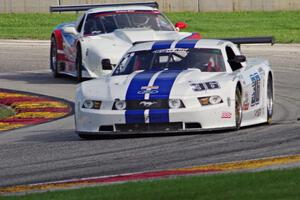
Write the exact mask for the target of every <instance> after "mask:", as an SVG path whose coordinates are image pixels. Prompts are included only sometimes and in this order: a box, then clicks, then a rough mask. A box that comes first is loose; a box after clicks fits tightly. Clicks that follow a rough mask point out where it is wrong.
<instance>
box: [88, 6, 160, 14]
mask: <svg viewBox="0 0 300 200" xmlns="http://www.w3.org/2000/svg"><path fill="white" fill-rule="evenodd" d="M123 10H147V11H148V10H149V11H151V10H154V11H158V10H157V9H156V8H152V7H149V6H113V7H103V8H93V9H90V10H88V11H87V12H86V13H87V14H92V13H98V12H110V11H123Z"/></svg>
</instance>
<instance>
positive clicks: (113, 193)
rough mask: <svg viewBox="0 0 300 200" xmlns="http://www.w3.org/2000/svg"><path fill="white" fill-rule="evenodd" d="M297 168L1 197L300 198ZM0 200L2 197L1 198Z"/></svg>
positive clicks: (116, 199)
mask: <svg viewBox="0 0 300 200" xmlns="http://www.w3.org/2000/svg"><path fill="white" fill-rule="evenodd" d="M299 185H300V168H299V169H289V170H277V171H265V172H258V173H233V174H221V175H209V176H195V177H181V178H175V179H166V180H156V181H144V182H131V183H125V184H115V185H107V186H100V187H99V186H98V187H90V188H83V189H75V190H66V191H56V192H46V193H39V194H29V195H26V196H12V197H3V198H2V199H7V200H13V199H17V200H19V199H20V200H26V199H28V200H29V199H30V200H35V199H36V200H40V199H43V200H48V199H49V200H50V199H55V200H69V199H72V200H77V199H78V200H92V199H95V200H101V199H107V200H119V199H122V200H125V199H129V200H135V199H136V200H141V199H142V200H150V199H155V200H156V199H159V200H164V199H166V200H169V199H170V200H183V199H187V200H193V199H199V200H200V199H201V200H206V199H207V200H212V199H214V200H217V199H220V200H224V199H230V200H241V199H243V200H252V199H253V200H260V199H263V200H276V199H284V200H290V199H299V198H300V190H299ZM0 199H1V198H0Z"/></svg>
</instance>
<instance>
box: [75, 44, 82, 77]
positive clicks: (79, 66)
mask: <svg viewBox="0 0 300 200" xmlns="http://www.w3.org/2000/svg"><path fill="white" fill-rule="evenodd" d="M76 72H77V77H76V78H77V82H78V83H80V82H82V55H81V48H80V46H78V47H77V53H76Z"/></svg>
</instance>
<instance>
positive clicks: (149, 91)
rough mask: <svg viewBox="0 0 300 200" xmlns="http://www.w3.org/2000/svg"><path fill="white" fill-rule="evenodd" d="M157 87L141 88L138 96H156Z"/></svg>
mask: <svg viewBox="0 0 300 200" xmlns="http://www.w3.org/2000/svg"><path fill="white" fill-rule="evenodd" d="M158 89H159V86H142V87H141V90H140V91H138V94H157V93H158V92H159V91H158Z"/></svg>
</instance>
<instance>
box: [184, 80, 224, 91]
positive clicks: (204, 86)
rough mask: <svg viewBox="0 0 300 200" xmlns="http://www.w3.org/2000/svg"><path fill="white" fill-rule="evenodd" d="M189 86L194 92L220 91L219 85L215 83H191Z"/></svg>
mask: <svg viewBox="0 0 300 200" xmlns="http://www.w3.org/2000/svg"><path fill="white" fill-rule="evenodd" d="M190 86H191V87H192V89H193V90H194V91H195V92H200V91H205V90H213V89H220V88H221V87H220V84H219V83H218V82H217V81H210V82H205V83H191V84H190Z"/></svg>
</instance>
